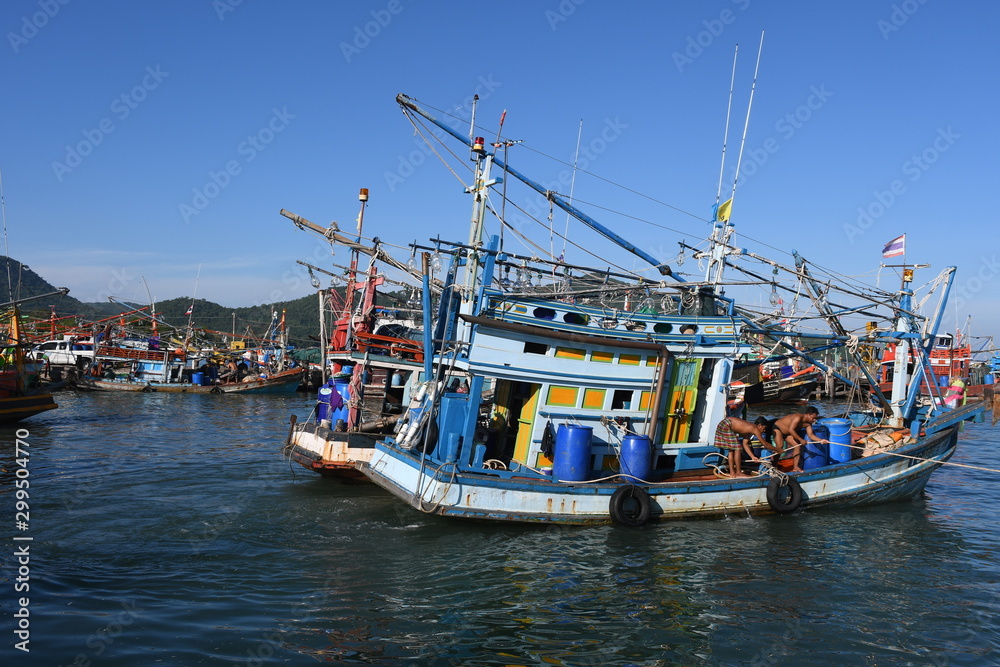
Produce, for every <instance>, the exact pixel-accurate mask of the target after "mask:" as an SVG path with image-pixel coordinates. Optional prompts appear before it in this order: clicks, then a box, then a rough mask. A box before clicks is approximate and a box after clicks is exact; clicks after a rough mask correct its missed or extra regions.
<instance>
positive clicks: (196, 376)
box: [191, 372, 204, 385]
mask: <svg viewBox="0 0 1000 667" xmlns="http://www.w3.org/2000/svg"><path fill="white" fill-rule="evenodd" d="M202 378H204V373H201V372H198V373H191V384H198V385H200V384H201V381H202Z"/></svg>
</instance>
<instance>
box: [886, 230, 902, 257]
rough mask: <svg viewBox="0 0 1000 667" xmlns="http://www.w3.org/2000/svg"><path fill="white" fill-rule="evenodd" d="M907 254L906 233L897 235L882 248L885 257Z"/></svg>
mask: <svg viewBox="0 0 1000 667" xmlns="http://www.w3.org/2000/svg"><path fill="white" fill-rule="evenodd" d="M905 254H906V234H903V235H902V236H897V237H896V238H894V239H893V240H891V241H889V242H888V243H886V244H885V247H884V248H882V256H883V257H899V256H900V255H905Z"/></svg>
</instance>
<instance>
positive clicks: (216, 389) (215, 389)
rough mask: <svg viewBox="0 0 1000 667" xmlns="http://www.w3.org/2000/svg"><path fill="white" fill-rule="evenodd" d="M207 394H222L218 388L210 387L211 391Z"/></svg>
mask: <svg viewBox="0 0 1000 667" xmlns="http://www.w3.org/2000/svg"><path fill="white" fill-rule="evenodd" d="M208 393H210V394H221V393H222V389H221V388H219V387H212V389H211V390H210V391H209V392H208Z"/></svg>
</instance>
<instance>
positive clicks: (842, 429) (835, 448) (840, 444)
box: [813, 417, 852, 464]
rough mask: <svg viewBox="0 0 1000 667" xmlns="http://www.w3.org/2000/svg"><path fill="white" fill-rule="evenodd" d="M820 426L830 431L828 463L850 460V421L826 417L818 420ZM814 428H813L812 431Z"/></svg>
mask: <svg viewBox="0 0 1000 667" xmlns="http://www.w3.org/2000/svg"><path fill="white" fill-rule="evenodd" d="M819 421H820V424H822V425H823V426H826V427H827V428H828V429H830V452H829V455H830V463H831V464H837V463H847V462H848V461H850V460H851V426H852V422H851V420H850V419H843V418H841V417H828V418H826V419H821V420H819ZM815 428H816V427H815V426H814V427H813V429H815Z"/></svg>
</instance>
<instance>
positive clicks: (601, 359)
mask: <svg viewBox="0 0 1000 667" xmlns="http://www.w3.org/2000/svg"><path fill="white" fill-rule="evenodd" d="M590 360H591V361H596V362H598V363H602V364H610V363H611V362H612V361H614V360H615V355H614V353H612V352H602V351H600V350H598V351H595V352H591V353H590Z"/></svg>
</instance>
